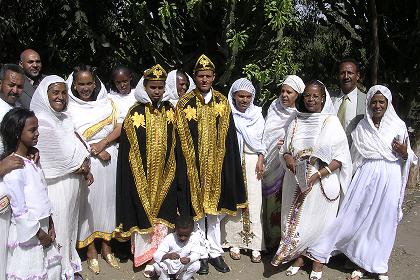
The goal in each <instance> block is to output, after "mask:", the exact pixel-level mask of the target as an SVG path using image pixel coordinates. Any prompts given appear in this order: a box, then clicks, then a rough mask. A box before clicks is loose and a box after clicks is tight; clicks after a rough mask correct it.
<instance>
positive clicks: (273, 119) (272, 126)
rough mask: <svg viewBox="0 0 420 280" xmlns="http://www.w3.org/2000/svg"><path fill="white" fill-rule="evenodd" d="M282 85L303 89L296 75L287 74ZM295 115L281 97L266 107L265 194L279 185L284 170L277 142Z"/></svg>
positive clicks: (293, 108) (282, 136)
mask: <svg viewBox="0 0 420 280" xmlns="http://www.w3.org/2000/svg"><path fill="white" fill-rule="evenodd" d="M282 85H288V86H290V87H291V88H292V89H293V90H294V91H296V92H297V93H298V94H299V95H300V94H302V92H303V91H304V89H305V83H304V82H303V81H302V79H301V78H300V77H298V76H296V75H289V76H287V77H286V79H285V80H284V82H283V83H282ZM295 115H296V108H295V107H284V105H283V103H282V102H281V97H278V98H277V99H275V100H274V101H273V102H272V103H271V105H270V108H269V109H268V112H267V117H266V119H265V125H264V134H263V143H264V144H265V147H266V149H267V155H266V157H265V171H264V177H263V181H262V185H263V194H264V195H265V196H269V195H272V194H274V193H276V192H277V191H278V190H279V188H280V186H281V180H282V178H283V174H284V170H283V167H282V165H281V162H280V159H279V153H278V148H277V142H278V140H279V139H283V138H284V135H285V133H286V128H287V126H288V124H289V123H290V121H291V120H292V119H293V118H294V117H295Z"/></svg>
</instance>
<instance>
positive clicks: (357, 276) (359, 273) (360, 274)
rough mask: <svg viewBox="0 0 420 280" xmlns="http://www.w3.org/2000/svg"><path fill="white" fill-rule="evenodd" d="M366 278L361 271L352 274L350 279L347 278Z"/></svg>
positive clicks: (354, 279) (353, 279)
mask: <svg viewBox="0 0 420 280" xmlns="http://www.w3.org/2000/svg"><path fill="white" fill-rule="evenodd" d="M363 276H364V274H363V272H361V271H360V270H355V271H353V272H352V273H351V276H350V278H347V280H360V279H362V278H363Z"/></svg>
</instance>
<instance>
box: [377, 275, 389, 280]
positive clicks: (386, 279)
mask: <svg viewBox="0 0 420 280" xmlns="http://www.w3.org/2000/svg"><path fill="white" fill-rule="evenodd" d="M378 280H389V277H388V275H384V274H379V275H378Z"/></svg>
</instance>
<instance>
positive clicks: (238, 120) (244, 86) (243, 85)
mask: <svg viewBox="0 0 420 280" xmlns="http://www.w3.org/2000/svg"><path fill="white" fill-rule="evenodd" d="M240 90H244V91H247V92H249V93H251V94H252V100H251V103H250V105H249V107H248V108H247V109H246V111H245V112H244V113H242V112H240V111H238V110H237V109H236V106H235V101H234V99H233V98H234V97H233V96H234V94H235V93H236V92H237V91H240ZM254 98H255V88H254V86H253V85H252V83H251V82H250V81H249V80H247V79H245V78H241V79H238V80H236V81H235V82H234V83H233V84H232V86H231V88H230V90H229V95H228V100H229V104H230V107H231V109H232V114H233V119H234V121H235V127H236V134H237V136H238V146H239V153H240V155H241V158H242V155H243V150H244V143H245V144H246V145H247V146H248V147H249V148H250V149H251V150H252V151H253V152H254V153H258V154H263V155H265V153H266V149H265V146H264V145H263V143H262V134H263V129H264V117H263V115H262V113H261V107H258V106H255V105H254V104H253V102H254Z"/></svg>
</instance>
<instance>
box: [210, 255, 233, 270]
mask: <svg viewBox="0 0 420 280" xmlns="http://www.w3.org/2000/svg"><path fill="white" fill-rule="evenodd" d="M209 263H211V265H212V266H214V268H215V269H216V270H217V271H219V272H222V273H226V272H229V271H230V268H229V266H228V265H227V264H226V263H225V260H224V259H223V258H222V256H219V257H216V258H212V259H210V260H209Z"/></svg>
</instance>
